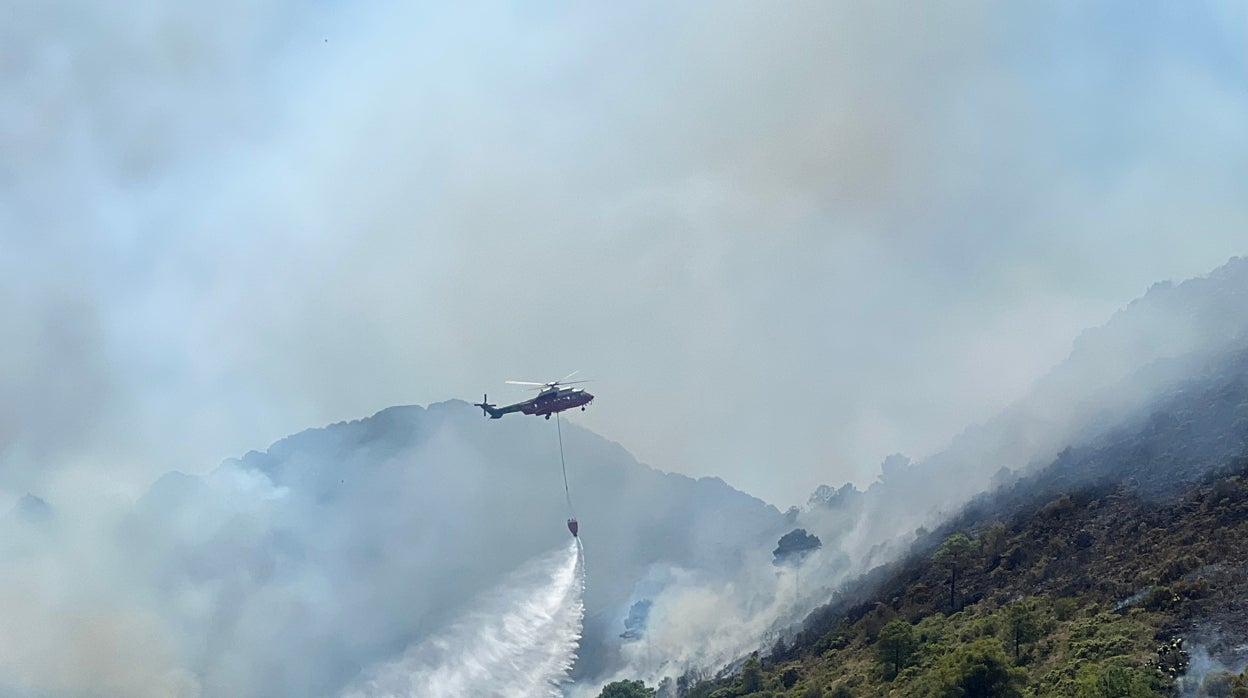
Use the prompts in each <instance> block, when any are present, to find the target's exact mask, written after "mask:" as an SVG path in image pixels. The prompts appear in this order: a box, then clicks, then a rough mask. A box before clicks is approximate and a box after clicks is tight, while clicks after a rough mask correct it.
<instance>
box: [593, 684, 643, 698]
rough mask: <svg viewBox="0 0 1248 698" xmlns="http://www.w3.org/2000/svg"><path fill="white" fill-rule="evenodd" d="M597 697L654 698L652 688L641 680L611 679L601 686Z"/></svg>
mask: <svg viewBox="0 0 1248 698" xmlns="http://www.w3.org/2000/svg"><path fill="white" fill-rule="evenodd" d="M598 698H654V689H653V688H646V684H645V683H644V682H642V681H613V682H612V683H609V684H607V685H606V686H603V687H602V693H599V694H598Z"/></svg>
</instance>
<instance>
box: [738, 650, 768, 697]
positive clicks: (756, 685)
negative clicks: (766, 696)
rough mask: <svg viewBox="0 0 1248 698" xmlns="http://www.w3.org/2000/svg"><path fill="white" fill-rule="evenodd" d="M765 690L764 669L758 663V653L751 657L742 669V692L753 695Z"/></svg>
mask: <svg viewBox="0 0 1248 698" xmlns="http://www.w3.org/2000/svg"><path fill="white" fill-rule="evenodd" d="M761 690H763V667H762V664H761V663H760V662H759V661H758V652H755V653H753V654H751V655H750V658H749V659H747V660H745V664H744V665H743V666H742V667H741V691H742V692H744V693H753V692H755V691H761Z"/></svg>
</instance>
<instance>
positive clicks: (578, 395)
mask: <svg viewBox="0 0 1248 698" xmlns="http://www.w3.org/2000/svg"><path fill="white" fill-rule="evenodd" d="M593 401H594V396H593V394H591V393H589V392H587V391H585V390H582V389H581V388H558V389H552V390H546V391H543V392H542V393H541V394H540V395H538V396H537V397H535V398H532V399H529V400H525V401H524V402H517V403H515V404H514V405H507V406H506V407H495V406H494V405H491V404H490V403H489V402H485V401H482V402H478V403H474V405H473V406H474V407H480V408H481V411H482V412H484V413H485V415H486V416H488V417H489V418H490V419H502V417H503V415H505V414H511V413H512V412H520V413H522V414H531V415H534V416H537V417H545V418H546V419H550V415H552V414H555V413H557V412H562V411H564V410H570V409H572V408H574V407H580V408H581V409H584V408H585V405H588V404H589V403H591V402H593Z"/></svg>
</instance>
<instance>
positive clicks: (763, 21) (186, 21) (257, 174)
mask: <svg viewBox="0 0 1248 698" xmlns="http://www.w3.org/2000/svg"><path fill="white" fill-rule="evenodd" d="M4 5H5V7H4V12H3V14H4V16H5V17H6V18H7V21H6V22H4V23H3V26H0V45H3V46H4V47H5V48H4V49H3V52H2V53H0V86H2V87H3V89H0V149H2V150H3V152H4V157H3V158H2V159H0V270H2V271H3V276H0V316H2V317H4V318H5V320H6V332H5V341H4V342H3V344H0V358H2V359H3V361H4V365H5V371H4V372H3V375H2V376H0V466H2V467H0V484H2V487H0V489H2V490H3V492H4V495H5V496H6V497H8V498H9V499H14V498H16V497H18V496H20V495H21V494H22V493H24V492H26V491H28V490H29V491H34V492H37V493H47V492H49V491H57V492H59V493H61V496H62V497H63V498H73V497H81V498H91V497H95V496H98V495H99V494H100V493H104V494H106V495H127V496H134V495H136V494H138V493H140V492H142V491H144V490H145V488H146V487H147V485H149V484H150V482H151V481H152V480H153V479H154V478H155V477H157V476H158V475H159V474H160V473H163V472H165V471H167V470H170V469H180V470H184V471H187V472H204V471H206V470H207V469H209V468H211V467H213V466H214V465H216V464H217V463H218V462H220V461H221V460H222V459H224V458H227V457H231V456H237V455H240V454H241V453H243V452H245V451H247V450H249V449H254V448H264V447H265V446H267V445H268V444H269V443H271V442H272V441H274V440H276V439H278V438H280V437H282V436H284V435H286V434H289V433H292V432H295V431H298V430H300V429H303V428H305V427H308V426H314V425H320V424H325V423H328V422H332V421H337V420H342V419H350V418H356V417H360V416H364V415H367V414H371V413H373V412H375V411H377V410H379V409H381V408H383V407H386V406H389V405H394V404H414V403H415V404H427V403H432V402H437V401H441V400H444V399H447V398H451V397H458V398H464V399H473V400H475V399H478V396H479V395H480V394H481V393H482V392H485V391H488V392H490V394H491V395H490V397H491V400H492V401H496V402H503V401H509V400H510V399H513V398H514V399H520V398H522V397H523V394H516V393H513V394H508V393H505V392H503V390H504V386H503V385H502V381H504V380H506V379H509V378H510V379H521V380H548V379H553V378H556V377H559V376H561V375H564V374H566V373H568V372H569V371H572V370H574V369H580V370H581V372H582V374H581V375H582V376H583V377H586V378H592V379H595V381H596V382H595V383H594V384H592V385H591V386H588V387H590V389H591V390H592V391H593V392H594V393H595V394H597V395H598V396H599V399H598V400H597V401H596V402H595V403H594V405H593V406H592V407H591V408H590V409H589V411H587V412H585V413H583V414H580V413H578V414H577V415H576V416H574V417H573V419H575V420H576V421H579V422H580V423H582V424H584V425H586V426H588V427H589V428H591V429H593V430H595V431H597V432H599V433H601V434H603V435H605V436H607V437H608V438H611V439H613V440H616V441H618V442H620V443H621V444H623V445H624V446H626V447H627V448H628V449H629V450H630V451H632V452H633V453H635V454H637V455H638V456H639V458H641V460H643V461H646V462H648V463H650V464H651V465H654V466H656V467H658V468H661V469H664V470H670V471H678V472H682V473H688V474H692V475H695V476H700V475H717V476H720V477H723V478H724V479H725V480H726V481H728V482H729V483H730V484H732V485H733V486H735V487H738V488H741V489H743V490H745V491H747V492H749V493H751V494H755V495H757V496H760V497H762V498H764V499H766V500H768V501H770V502H773V503H775V504H777V505H778V506H780V507H781V508H783V507H784V506H786V505H788V504H792V503H797V502H801V501H804V499H805V498H806V496H807V495H808V494H809V492H810V491H811V490H812V489H813V488H814V486H815V485H817V484H820V483H830V484H839V483H840V482H844V481H857V482H859V483H864V482H870V481H871V480H872V479H873V478H874V477H875V476H876V474H877V473H878V472H879V463H880V461H881V460H882V459H883V458H884V457H885V456H886V455H888V454H890V453H893V452H897V451H901V452H904V453H906V454H907V455H910V456H912V457H921V456H924V455H926V454H928V453H930V452H933V451H935V450H937V449H939V448H941V447H942V446H944V445H945V444H947V443H948V441H949V439H950V438H951V437H952V436H953V435H954V433H955V432H957V431H958V430H960V429H961V428H963V427H964V426H966V425H967V424H971V423H974V422H976V421H979V420H982V419H985V418H987V417H988V416H990V415H991V414H993V413H995V412H996V411H997V410H999V409H1000V408H1001V407H1002V406H1003V405H1005V404H1007V403H1009V402H1010V401H1012V400H1014V399H1016V398H1018V397H1019V396H1020V395H1021V394H1022V393H1023V392H1024V391H1025V390H1026V388H1027V387H1028V386H1029V385H1030V384H1031V382H1032V381H1033V380H1035V379H1036V378H1037V377H1038V376H1040V375H1041V374H1042V373H1043V372H1044V371H1046V370H1047V369H1048V368H1050V367H1051V366H1052V365H1054V364H1056V363H1057V362H1058V361H1060V360H1061V359H1062V358H1063V357H1064V356H1065V355H1066V353H1067V352H1068V351H1069V349H1070V346H1071V343H1072V341H1073V339H1074V338H1075V336H1076V335H1077V334H1078V332H1079V331H1080V330H1081V329H1083V328H1085V327H1088V326H1092V325H1096V324H1100V323H1101V322H1103V321H1104V319H1105V318H1106V317H1107V316H1108V315H1109V314H1110V313H1112V312H1113V310H1114V309H1116V308H1118V307H1120V306H1121V305H1123V304H1124V303H1126V302H1127V301H1128V300H1130V299H1131V298H1134V297H1136V296H1139V295H1140V294H1142V293H1143V292H1144V290H1145V289H1146V288H1147V287H1148V286H1149V285H1150V284H1151V283H1153V282H1155V281H1158V280H1161V279H1175V280H1179V279H1183V278H1187V277H1190V276H1194V275H1198V274H1202V273H1205V272H1207V271H1208V270H1210V269H1212V268H1214V267H1216V266H1217V265H1219V264H1221V263H1222V262H1224V261H1225V260H1226V259H1227V258H1228V257H1230V256H1232V255H1235V254H1242V253H1244V252H1246V251H1248V245H1246V243H1245V236H1244V230H1245V229H1246V225H1248V187H1246V185H1245V182H1248V127H1246V126H1245V125H1246V124H1248V89H1246V88H1248V10H1246V9H1245V8H1244V7H1243V6H1242V5H1240V4H1237V3H1230V2H1227V3H1190V4H1184V5H1182V6H1179V5H1140V4H1138V3H1128V2H1119V3H1107V4H1100V5H1097V6H1095V7H1088V6H1084V5H1081V4H1076V3H1066V4H1058V5H1046V6H1044V7H1036V8H1030V7H1021V6H1019V5H1016V4H1007V3H957V4H955V5H948V6H940V7H936V6H923V7H920V6H916V5H913V4H903V3H861V4H859V5H852V6H851V5H846V4H840V3H822V2H810V3H802V2H794V3H786V4H783V5H772V4H756V3H714V4H710V3H707V4H687V3H676V4H672V3H648V4H629V5H628V6H626V7H611V8H608V9H604V8H600V7H587V6H578V5H569V6H561V5H558V4H555V3H526V4H523V5H512V6H508V5H498V4H472V5H457V6H456V8H454V9H426V8H416V9H413V8H411V7H408V6H407V4H405V3H390V2H363V3H318V4H317V5H315V6H307V5H306V4H303V3H294V2H283V1H282V0H269V1H268V2H265V3H249V2H226V3H212V4H202V3H200V4H193V5H188V4H186V3H175V2H172V1H168V0H158V1H156V2H149V3H140V4H120V5H119V4H117V3H105V2H91V1H81V2H40V3H4Z"/></svg>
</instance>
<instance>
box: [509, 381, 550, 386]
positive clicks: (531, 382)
mask: <svg viewBox="0 0 1248 698" xmlns="http://www.w3.org/2000/svg"><path fill="white" fill-rule="evenodd" d="M503 382H504V383H508V384H510V385H536V386H539V387H545V386H547V385H550V384H549V383H535V382H533V381H503Z"/></svg>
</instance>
